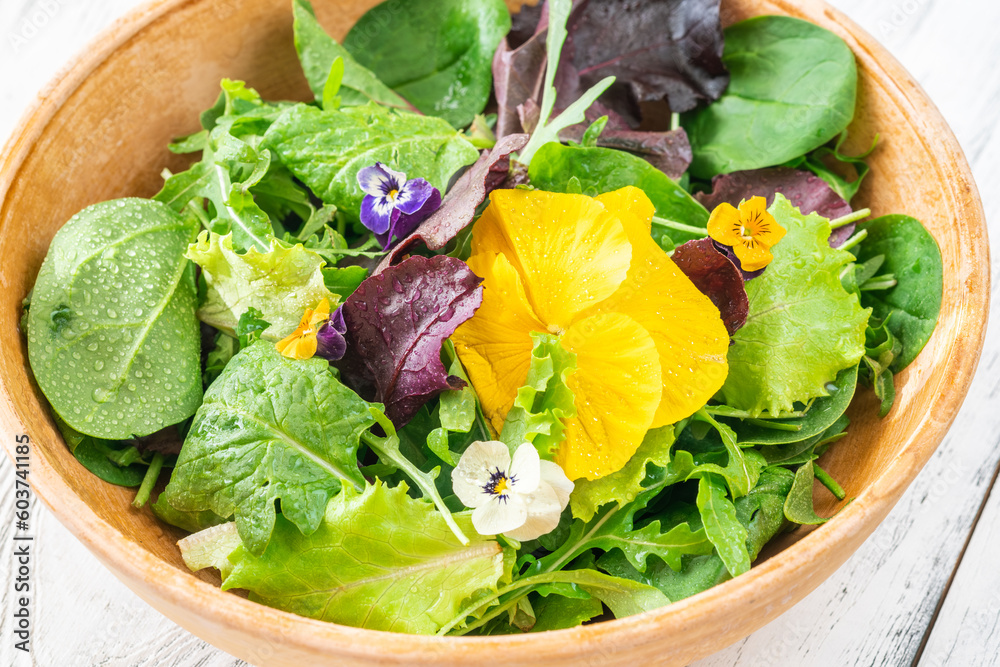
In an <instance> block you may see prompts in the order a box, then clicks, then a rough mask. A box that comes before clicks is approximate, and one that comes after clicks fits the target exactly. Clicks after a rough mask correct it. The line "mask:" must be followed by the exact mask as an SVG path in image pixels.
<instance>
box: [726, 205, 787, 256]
mask: <svg viewBox="0 0 1000 667" xmlns="http://www.w3.org/2000/svg"><path fill="white" fill-rule="evenodd" d="M708 235H709V236H711V237H712V238H713V239H714V240H716V241H718V242H719V243H721V244H723V245H727V246H731V247H732V249H733V252H735V253H736V257H737V258H739V260H740V264H741V265H742V267H743V270H744V271H757V270H759V269H763V268H764V267H765V266H767V265H768V264H770V263H771V260H772V259H774V256H773V255H771V250H770V249H771V247H772V246H773V245H774V244H776V243H777V242H778V241H780V240H781V239H782V237H783V236H784V235H785V228H784V227H782V226H781V225H779V224H778V221H777V220H775V219H774V216H772V215H771V214H770V213H768V212H767V200H766V199H764V198H763V197H751V198H750V201H743V202H741V203H740V208H739V210H736V207H735V206H733V205H732V204H728V203H723V204H719V205H718V206H716V207H715V210H714V211H712V217H711V218H709V220H708Z"/></svg>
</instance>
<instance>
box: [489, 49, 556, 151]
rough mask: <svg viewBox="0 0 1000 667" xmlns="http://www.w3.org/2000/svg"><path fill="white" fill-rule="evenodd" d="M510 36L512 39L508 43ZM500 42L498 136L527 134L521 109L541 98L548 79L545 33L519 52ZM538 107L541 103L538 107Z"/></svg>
mask: <svg viewBox="0 0 1000 667" xmlns="http://www.w3.org/2000/svg"><path fill="white" fill-rule="evenodd" d="M509 39H510V37H508V40H509ZM508 40H505V41H503V42H500V46H498V47H497V51H496V53H495V54H494V56H493V86H494V91H495V93H496V98H497V125H496V129H495V132H496V135H497V137H505V136H507V135H508V134H515V133H517V132H522V131H523V125H522V122H521V118H520V117H519V115H518V107H520V106H521V105H523V104H524V103H526V102H527V101H528V100H536V99H538V98H540V96H541V90H542V84H543V80H544V78H545V62H546V60H547V59H546V57H545V34H544V33H542V34H538V35H535V36H534V37H531V38H530V39H528V41H526V42H525V43H524V44H522V45H520V46H519V47H518V48H516V49H512V48H511V47H510V46H508V43H509V41H508ZM536 106H537V104H536Z"/></svg>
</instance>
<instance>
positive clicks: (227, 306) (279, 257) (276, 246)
mask: <svg viewBox="0 0 1000 667" xmlns="http://www.w3.org/2000/svg"><path fill="white" fill-rule="evenodd" d="M187 257H188V259H190V260H191V261H193V262H195V263H196V264H198V265H199V266H201V268H202V270H203V271H204V276H205V281H206V282H207V283H208V296H207V297H206V299H205V303H203V304H202V306H201V308H199V309H198V317H199V318H200V319H201V320H202V321H203V322H205V323H207V324H211V325H212V326H213V327H216V328H217V329H222V330H223V331H226V332H228V333H230V334H233V333H235V329H236V325H237V323H238V322H239V320H240V316H242V315H243V314H244V313H246V312H247V310H249V309H250V308H251V307H253V308H256V309H257V310H259V311H260V313H261V316H262V318H263V319H264V320H266V321H267V322H270V323H271V326H270V327H268V329H267V330H266V331H265V332H264V337H265V338H269V339H272V340H277V339H280V338H282V337H284V336H286V335H288V334H290V333H291V332H292V331H294V330H295V327H296V326H297V325H298V323H299V320H300V319H301V318H302V312H303V311H304V310H305V309H306V308H315V307H316V304H318V303H319V302H320V301H321V300H323V299H329V300H330V305H331V307H333V306H336V304H337V303H338V302H339V300H340V297H339V296H337V295H336V294H334V293H332V292H331V291H330V290H329V289H327V287H326V284H325V282H324V280H323V271H322V268H323V266H324V265H325V264H326V261H325V260H324V259H323V258H322V257H320V256H319V255H318V254H316V253H314V252H312V251H311V250H307V249H306V248H304V247H303V246H302V245H301V244H297V245H293V246H289V245H287V244H284V243H282V242H281V241H278V240H277V239H271V248H270V250H269V251H268V252H265V253H262V252H259V251H258V250H257V249H256V248H250V250H248V251H247V252H246V253H245V254H242V255H241V254H239V253H237V252H236V251H235V250H234V249H233V238H232V235H231V234H227V235H225V236H220V235H218V234H216V233H214V232H212V233H211V234H210V233H209V232H202V233H201V235H200V236H199V237H198V241H197V242H196V243H192V244H191V246H190V247H189V248H188V251H187Z"/></svg>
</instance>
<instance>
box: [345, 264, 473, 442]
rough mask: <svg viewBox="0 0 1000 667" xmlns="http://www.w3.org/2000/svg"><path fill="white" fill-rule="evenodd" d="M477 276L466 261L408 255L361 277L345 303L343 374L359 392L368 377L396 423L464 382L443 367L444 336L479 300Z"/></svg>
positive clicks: (365, 386)
mask: <svg viewBox="0 0 1000 667" xmlns="http://www.w3.org/2000/svg"><path fill="white" fill-rule="evenodd" d="M480 283H482V279H481V278H479V277H478V276H476V275H475V274H474V273H472V271H470V270H469V267H468V266H467V265H466V264H465V262H463V261H462V260H460V259H455V258H453V257H447V256H444V255H438V256H435V257H431V258H427V257H419V256H415V257H410V258H409V259H407V260H405V261H403V262H401V263H400V264H398V265H396V266H390V267H389V268H387V269H385V270H384V271H383V272H382V273H380V274H378V275H376V276H372V277H370V278H368V279H367V280H365V281H364V282H363V283H361V286H360V287H358V289H357V291H356V292H354V294H352V295H351V296H349V297H348V298H347V301H346V302H345V303H344V308H343V313H344V321H345V322H346V323H347V332H348V351H347V355H346V356H345V358H344V361H345V363H343V364H338V367H339V368H340V369H341V373H342V378H343V379H344V382H345V383H346V384H347V385H348V386H349V387H351V388H352V389H354V390H355V391H357V392H358V393H359V394H361V395H362V397H365V393H369V392H370V391H371V385H372V384H373V385H374V389H375V395H374V397H373V399H374V400H376V401H378V402H379V403H383V404H384V405H385V413H386V415H387V416H388V417H389V419H391V420H392V423H393V424H395V425H396V427H397V428H400V427H402V426H404V425H405V424H406V423H407V422H408V421H410V419H411V418H412V417H413V415H414V414H416V412H417V410H419V409H420V407H421V406H422V405H424V404H425V403H426V402H427V401H429V400H430V399H432V398H434V397H435V396H437V395H438V394H440V393H441V392H442V391H445V390H448V389H461V388H462V387H464V386H465V382H464V381H463V380H462V379H460V378H457V377H454V376H449V375H448V373H447V372H446V371H445V368H444V365H443V364H442V363H441V344H442V343H443V342H444V340H445V339H446V338H448V337H449V336H451V335H452V334H453V333H454V332H455V329H456V328H457V327H458V326H459V325H460V324H462V323H463V322H465V321H466V320H468V319H469V318H470V317H472V315H473V314H474V313H475V312H476V309H478V308H479V306H480V305H482V303H483V288H482V287H481V286H480ZM370 400H371V399H370Z"/></svg>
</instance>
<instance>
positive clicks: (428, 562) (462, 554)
mask: <svg viewBox="0 0 1000 667" xmlns="http://www.w3.org/2000/svg"><path fill="white" fill-rule="evenodd" d="M406 491H407V489H406V485H405V484H400V485H399V486H396V487H394V488H390V487H387V486H385V485H384V484H382V483H381V482H376V483H375V485H374V486H367V487H366V488H365V489H364V491H363V492H362V493H357V492H355V491H354V490H353V489H351V488H345V490H344V492H343V493H341V494H340V495H338V496H337V497H335V498H334V499H333V500H331V501H330V503H329V505H328V506H327V507H326V512H325V514H324V516H323V520H322V522H321V523H320V525H319V527H318V529H317V530H315V531H314V532H312V533H311V534H310V535H308V536H307V535H303V534H302V533H301V532H300V531H299V530H298V529H297V528H296V527H295V526H294V525H293V524H292V523H291V522H289V521H287V520H286V519H285V518H284V517H279V518H278V520H277V522H276V525H275V529H274V537H273V538H272V539H271V542H270V544H269V545H268V547H267V549H266V550H265V551H264V552H263V553H262V554H261V555H259V556H254V555H252V554H251V553H249V552H248V551H247V550H246V549H245V548H243V547H239V548H237V549H236V550H235V551H234V552H233V553H232V554H231V555H230V556H229V560H230V561H231V562H232V563H233V564H234V567H233V570H232V572H231V573H230V574H229V576H228V577H226V579H225V581H224V582H223V585H222V587H223V589H226V590H228V589H233V588H241V589H246V590H248V591H250V598H251V599H252V600H255V601H257V602H261V603H263V604H266V605H268V606H271V607H275V608H278V609H283V610H285V611H290V612H293V613H296V614H299V615H301V616H307V617H309V618H316V619H320V620H323V621H330V622H333V623H340V624H343V625H351V626H354V627H359V628H368V629H371V630H390V631H394V632H410V633H419V634H431V633H434V632H436V631H437V630H438V629H439V628H441V627H442V625H443V624H444V623H445V622H447V621H448V620H450V619H451V618H452V617H454V616H455V614H456V613H457V612H458V611H459V609H460V608H461V606H462V603H463V601H465V600H466V599H468V598H470V597H473V596H474V595H476V594H477V593H479V592H480V591H484V590H485V591H495V590H496V586H497V582H498V581H500V580H501V579H502V578H503V577H504V576H505V574H507V573H506V572H505V570H506V568H505V564H504V561H505V558H504V551H503V548H502V547H501V546H500V545H499V544H498V543H497V542H496V541H494V540H492V539H489V538H486V537H483V536H481V535H478V534H476V531H475V529H474V528H473V527H472V520H471V515H470V514H469V513H463V514H460V515H456V517H455V518H456V520H457V521H459V522H460V523H461V525H462V526H463V527H464V528H465V531H466V532H467V533H468V534H470V535H473V536H474V537H473V538H472V541H471V542H470V543H469V544H468V545H467V546H463V545H462V544H460V543H459V542H458V540H457V539H456V538H455V536H454V535H453V534H452V531H451V530H450V529H449V528H448V526H447V525H446V524H445V522H444V519H443V518H442V516H441V515H440V514H439V513H438V512H436V511H435V510H434V506H433V505H431V504H430V503H426V502H424V501H421V500H416V499H413V498H411V497H409V496H408V495H407V492H406Z"/></svg>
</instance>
